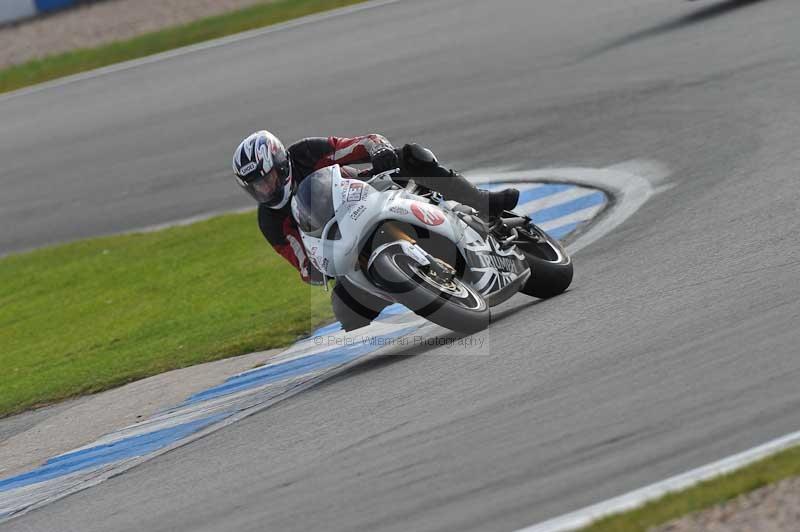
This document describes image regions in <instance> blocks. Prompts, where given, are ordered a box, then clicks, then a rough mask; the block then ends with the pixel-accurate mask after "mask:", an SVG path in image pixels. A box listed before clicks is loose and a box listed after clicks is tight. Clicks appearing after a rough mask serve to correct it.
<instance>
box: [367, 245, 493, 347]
mask: <svg viewBox="0 0 800 532" xmlns="http://www.w3.org/2000/svg"><path fill="white" fill-rule="evenodd" d="M369 273H370V275H371V276H372V279H373V280H374V281H375V283H376V284H377V285H378V286H379V287H380V288H382V289H383V290H385V291H387V292H389V293H391V294H392V295H393V296H394V298H395V299H396V300H397V302H398V303H401V304H402V305H405V306H406V307H408V308H409V309H411V310H412V311H413V312H414V313H415V314H417V315H418V316H422V317H423V318H425V319H427V320H430V321H431V322H433V323H435V324H437V325H441V326H442V327H445V328H447V329H450V330H452V331H457V332H461V333H467V334H472V333H475V332H478V331H482V330H483V329H486V328H487V327H488V326H489V323H490V322H491V319H492V315H491V311H490V310H489V305H487V304H486V301H485V300H484V299H483V297H482V296H481V295H480V294H479V293H478V292H476V291H475V289H473V288H472V287H471V286H469V285H467V284H465V283H462V282H461V281H460V280H459V279H458V278H455V279H453V280H452V282H451V283H448V286H447V287H445V286H444V285H442V284H438V283H437V281H435V280H434V279H432V278H431V277H429V276H428V275H427V274H426V272H425V269H424V268H422V267H420V266H419V265H418V264H417V262H416V261H414V259H412V258H411V257H409V256H407V255H406V254H405V253H403V249H402V248H401V247H400V246H399V245H398V246H389V247H387V248H386V249H385V250H383V251H382V252H381V253H380V254H379V255H378V256H377V257H376V258H375V260H374V261H373V262H372V265H371V266H370V270H369Z"/></svg>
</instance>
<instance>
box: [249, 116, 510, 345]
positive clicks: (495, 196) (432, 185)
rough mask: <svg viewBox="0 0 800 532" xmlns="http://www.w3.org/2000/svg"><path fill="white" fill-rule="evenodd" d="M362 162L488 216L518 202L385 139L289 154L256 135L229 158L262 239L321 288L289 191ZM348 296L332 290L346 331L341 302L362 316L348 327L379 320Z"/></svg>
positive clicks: (322, 142) (336, 141) (342, 140)
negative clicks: (318, 174)
mask: <svg viewBox="0 0 800 532" xmlns="http://www.w3.org/2000/svg"><path fill="white" fill-rule="evenodd" d="M360 163H371V164H372V169H373V171H374V172H375V173H379V172H384V171H387V170H392V169H394V168H400V170H401V173H400V175H401V176H403V177H409V178H413V179H414V181H415V182H416V183H418V184H420V185H422V186H424V187H427V188H429V189H431V190H434V191H436V192H439V193H440V194H442V195H443V196H445V197H446V198H448V199H451V200H454V201H457V202H459V203H464V204H466V205H469V206H471V207H473V208H475V209H476V210H478V211H479V212H482V213H485V214H488V215H489V216H494V215H498V214H499V213H501V212H502V211H504V210H511V209H513V208H514V207H515V206H516V204H517V201H518V199H519V192H518V191H517V190H516V189H505V190H501V191H497V192H489V191H485V190H481V189H478V188H477V187H475V185H473V184H472V183H470V182H469V181H468V180H467V179H465V178H464V177H463V176H461V175H459V174H457V173H456V172H454V171H453V170H450V169H447V168H445V167H443V166H441V165H440V164H439V162H438V161H437V159H436V157H435V156H434V155H433V153H432V152H431V151H430V150H428V149H426V148H423V147H421V146H419V145H417V144H406V145H404V146H403V147H402V148H401V149H395V147H394V146H393V145H392V144H391V143H390V142H389V141H388V140H387V139H386V138H385V137H384V136H382V135H378V134H368V135H362V136H357V137H350V138H347V137H308V138H304V139H301V140H299V141H297V142H295V143H294V144H292V145H291V146H289V148H288V149H287V148H285V147H284V145H283V143H282V142H281V141H280V140H279V139H278V137H276V136H275V135H273V134H272V133H270V132H268V131H264V130H262V131H257V132H255V133H252V134H251V135H249V136H247V137H246V138H245V139H244V140H243V141H242V142H241V143H240V144H239V145H238V146H237V148H236V150H235V152H234V155H233V172H234V176H235V177H236V180H237V182H238V183H239V185H240V186H241V187H242V188H243V189H244V190H245V191H246V192H247V193H248V194H250V195H251V196H252V197H253V198H254V199H255V200H256V201H257V202H258V204H259V205H258V225H259V228H260V229H261V232H262V234H263V235H264V237H265V238H266V240H267V241H268V242H269V243H270V245H272V247H273V248H274V249H275V250H276V251H277V252H278V253H279V254H280V255H281V256H282V257H283V258H285V259H286V260H287V261H288V262H289V263H290V264H291V265H292V266H294V267H295V268H296V269H297V270H298V271H299V272H300V276H301V278H302V279H303V281H305V282H308V283H312V284H321V283H322V274H321V273H320V272H319V271H318V270H317V269H316V268H314V266H313V265H312V264H311V263H310V262H309V260H308V257H307V255H306V252H305V250H304V248H303V244H302V240H301V238H300V233H299V231H298V228H297V224H296V223H295V221H294V219H293V218H292V214H291V206H290V200H291V197H292V194H293V191H294V190H295V189H296V187H297V185H298V184H299V183H300V182H301V181H302V180H303V179H305V177H306V176H308V175H310V174H311V173H313V172H315V171H316V170H319V169H320V168H324V167H326V166H331V165H334V164H338V165H340V166H341V167H342V175H343V176H345V177H349V178H357V177H358V173H357V171H356V170H355V169H353V168H349V167H347V165H349V164H360ZM349 296H350V294H346V293H345V292H344V289H343V288H341V286H340V285H337V286H336V287H335V288H334V294H333V304H334V311H335V312H336V314H337V317H338V318H340V321H342V323H343V325H345V328H346V329H348V327H347V325H348V323H345V320H343V319H342V316H340V314H341V312H337V306H339V307H341V304H342V300H343V299H346V300H347V301H344V303H345V304H346V305H347V307H348V308H350V309H352V308H353V307H354V306H356V307H357V313H358V315H360V316H361V319H360V320H356V321H354V322H353V323H352V324H351V325H357V326H362V325H366V324H367V323H369V322H370V321H371V319H372V318H374V317H375V316H377V312H375V311H374V309H369V308H358V307H362V305H359V304H358V303H357V302H355V301H353V300H352V297H349ZM337 299H338V300H339V301H337ZM359 299H362V300H363V299H364V298H359ZM367 299H368V298H367ZM382 306H383V305H381V307H382ZM340 310H341V309H340ZM379 310H380V309H378V311H379ZM342 312H344V310H342ZM364 314H367V316H364ZM352 318H353V319H354V320H355V319H356V317H352ZM364 320H366V322H365V323H363V322H364ZM351 321H352V320H351ZM352 328H356V327H355V326H353V327H352ZM348 330H349V329H348Z"/></svg>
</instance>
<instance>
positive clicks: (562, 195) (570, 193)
mask: <svg viewBox="0 0 800 532" xmlns="http://www.w3.org/2000/svg"><path fill="white" fill-rule="evenodd" d="M519 188H520V189H521V187H519ZM595 192H597V189H592V188H583V187H575V188H571V189H569V190H565V191H564V192H558V193H557V194H553V195H551V196H545V197H543V198H539V199H535V200H533V201H529V202H528V203H523V204H522V205H517V209H518V210H520V211H522V212H534V211H541V210H544V209H549V208H550V207H555V206H556V205H560V204H562V203H567V202H568V201H572V200H576V199H579V198H582V197H584V196H588V195H590V194H594V193H595ZM562 225H563V224H562ZM540 227H541V226H540ZM555 227H558V226H555ZM542 228H543V229H544V227H542ZM545 231H546V229H545Z"/></svg>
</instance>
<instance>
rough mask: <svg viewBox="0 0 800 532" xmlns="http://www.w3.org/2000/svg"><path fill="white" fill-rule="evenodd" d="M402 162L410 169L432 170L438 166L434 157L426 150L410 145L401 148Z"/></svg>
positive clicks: (413, 144)
mask: <svg viewBox="0 0 800 532" xmlns="http://www.w3.org/2000/svg"><path fill="white" fill-rule="evenodd" d="M403 161H404V162H405V163H406V164H407V165H408V166H410V167H411V168H419V169H424V168H433V167H436V166H439V161H438V160H436V156H435V155H434V154H433V152H432V151H431V150H429V149H428V148H424V147H422V146H420V145H419V144H416V143H412V144H406V145H405V146H403Z"/></svg>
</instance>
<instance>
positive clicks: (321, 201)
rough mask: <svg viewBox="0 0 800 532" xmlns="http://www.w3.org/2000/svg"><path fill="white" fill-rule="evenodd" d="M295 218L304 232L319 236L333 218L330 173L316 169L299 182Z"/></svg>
mask: <svg viewBox="0 0 800 532" xmlns="http://www.w3.org/2000/svg"><path fill="white" fill-rule="evenodd" d="M295 205H296V210H295V218H296V219H297V225H298V226H299V227H300V230H301V231H303V232H304V233H306V234H308V235H311V236H314V237H317V238H319V237H320V236H322V229H323V228H324V227H325V224H326V223H328V221H329V220H330V219H331V218H333V214H334V211H333V196H332V195H331V173H330V172H326V171H317V172H314V173H313V174H311V175H310V176H308V177H306V178H305V179H303V180H302V181H301V182H300V185H299V186H298V187H297V192H296V193H295Z"/></svg>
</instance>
